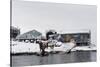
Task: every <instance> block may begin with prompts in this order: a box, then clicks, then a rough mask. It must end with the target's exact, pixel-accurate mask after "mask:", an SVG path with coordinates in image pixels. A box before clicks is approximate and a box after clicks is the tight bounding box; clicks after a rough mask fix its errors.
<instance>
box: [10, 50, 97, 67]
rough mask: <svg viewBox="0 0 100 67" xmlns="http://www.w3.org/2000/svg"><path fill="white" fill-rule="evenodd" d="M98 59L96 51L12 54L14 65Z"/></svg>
mask: <svg viewBox="0 0 100 67" xmlns="http://www.w3.org/2000/svg"><path fill="white" fill-rule="evenodd" d="M94 61H96V52H95V51H91V52H90V51H82V52H81V51H78V52H71V53H70V54H64V53H59V54H49V56H44V57H41V56H36V55H20V56H12V66H13V67H14V66H31V65H43V64H61V63H75V62H94Z"/></svg>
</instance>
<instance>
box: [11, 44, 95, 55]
mask: <svg viewBox="0 0 100 67" xmlns="http://www.w3.org/2000/svg"><path fill="white" fill-rule="evenodd" d="M58 45H61V46H60V47H54V49H51V48H50V47H48V49H47V48H46V49H45V50H46V51H48V52H50V51H68V50H70V49H71V48H73V46H74V45H75V44H74V43H62V44H61V43H58ZM11 48H12V50H11V53H23V52H40V49H39V45H38V44H36V43H25V42H12V45H11ZM76 50H96V48H95V47H89V46H85V47H75V48H73V49H72V51H76Z"/></svg>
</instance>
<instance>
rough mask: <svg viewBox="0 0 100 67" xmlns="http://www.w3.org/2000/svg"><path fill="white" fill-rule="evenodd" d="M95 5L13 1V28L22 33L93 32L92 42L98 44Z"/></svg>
mask: <svg viewBox="0 0 100 67" xmlns="http://www.w3.org/2000/svg"><path fill="white" fill-rule="evenodd" d="M96 9H97V8H96V6H95V5H91V6H90V5H74V4H60V3H43V2H30V1H29V2H28V1H20V0H13V2H12V26H15V27H19V28H20V29H21V33H24V32H27V31H29V30H33V29H36V30H37V31H40V32H45V31H46V30H48V29H55V30H56V31H64V32H67V31H69V32H71V31H73V30H74V31H75V30H89V29H90V30H91V34H92V35H91V36H92V42H93V43H94V44H96V34H97V33H96V32H97V30H96V27H97V23H96V22H97V15H96V13H97V11H96Z"/></svg>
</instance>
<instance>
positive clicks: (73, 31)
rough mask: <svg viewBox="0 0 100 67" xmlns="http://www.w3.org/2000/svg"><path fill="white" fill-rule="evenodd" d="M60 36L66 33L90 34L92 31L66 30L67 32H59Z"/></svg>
mask: <svg viewBox="0 0 100 67" xmlns="http://www.w3.org/2000/svg"><path fill="white" fill-rule="evenodd" d="M58 33H59V34H65V33H90V30H66V31H59V32H58Z"/></svg>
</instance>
